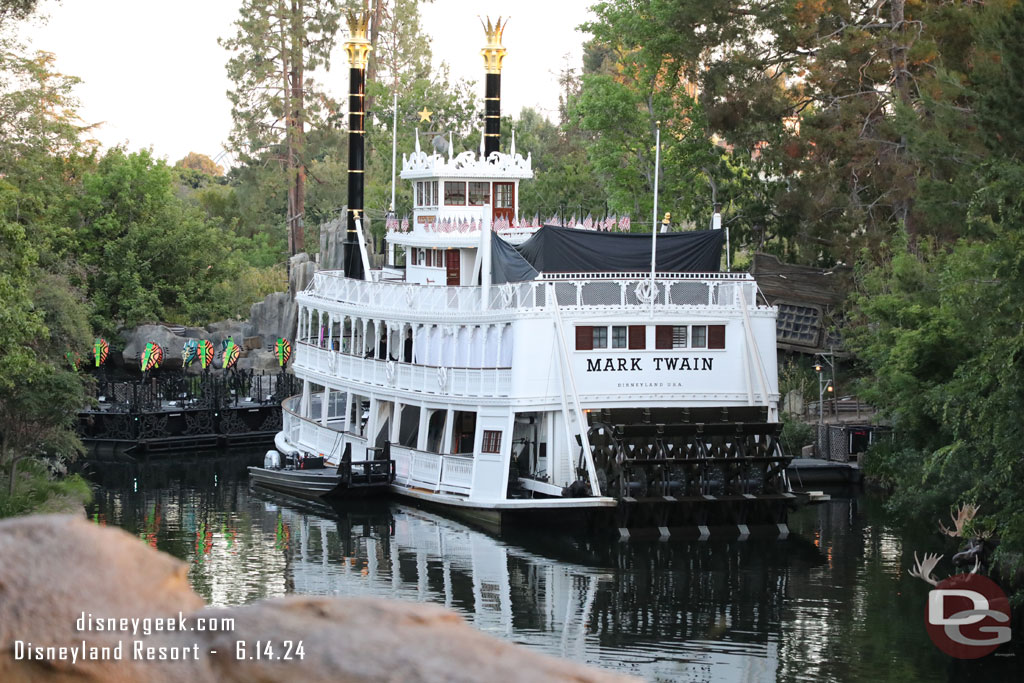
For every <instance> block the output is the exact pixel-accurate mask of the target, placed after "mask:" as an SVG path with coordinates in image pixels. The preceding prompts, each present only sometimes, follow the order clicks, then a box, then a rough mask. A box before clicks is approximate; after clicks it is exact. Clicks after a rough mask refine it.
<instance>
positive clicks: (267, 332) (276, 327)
mask: <svg viewBox="0 0 1024 683" xmlns="http://www.w3.org/2000/svg"><path fill="white" fill-rule="evenodd" d="M297 318H298V306H296V304H295V300H294V299H293V298H292V297H291V296H290V295H289V294H288V292H274V293H272V294H268V295H267V296H266V298H264V299H263V301H259V302H256V303H254V304H253V305H252V307H251V308H250V309H249V322H248V324H247V325H246V326H245V335H246V336H249V337H252V336H260V337H263V345H264V346H268V345H271V344H273V343H274V342H276V341H277V339H278V337H284V338H285V339H289V340H291V339H294V338H295V325H296V320H297Z"/></svg>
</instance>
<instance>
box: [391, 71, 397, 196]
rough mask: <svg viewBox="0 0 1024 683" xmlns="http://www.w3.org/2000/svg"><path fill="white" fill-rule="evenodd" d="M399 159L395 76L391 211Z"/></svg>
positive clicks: (392, 120)
mask: <svg viewBox="0 0 1024 683" xmlns="http://www.w3.org/2000/svg"><path fill="white" fill-rule="evenodd" d="M397 158H398V76H395V109H394V114H392V116H391V211H394V210H395V163H396V159H397Z"/></svg>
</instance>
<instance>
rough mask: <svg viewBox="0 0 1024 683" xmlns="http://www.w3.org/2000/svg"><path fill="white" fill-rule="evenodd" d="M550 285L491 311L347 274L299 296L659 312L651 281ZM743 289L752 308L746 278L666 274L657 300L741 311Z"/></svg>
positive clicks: (501, 296)
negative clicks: (554, 302)
mask: <svg viewBox="0 0 1024 683" xmlns="http://www.w3.org/2000/svg"><path fill="white" fill-rule="evenodd" d="M545 278H546V279H544V280H531V281H529V282H516V283H506V284H501V285H494V286H493V287H491V289H490V296H489V297H488V302H487V307H486V309H484V308H483V307H482V305H481V301H482V299H481V297H482V292H483V290H482V288H480V287H446V286H441V285H416V284H409V283H405V282H366V281H364V280H352V279H349V278H346V277H344V275H343V274H342V273H341V272H340V271H321V272H318V273H316V274H315V275H314V276H313V280H312V281H311V282H310V284H309V287H307V288H306V290H305V291H304V292H303V293H302V294H300V295H299V303H301V304H304V305H308V306H311V307H313V308H317V307H318V305H319V306H322V305H323V304H324V303H329V304H330V303H334V304H341V305H342V306H345V307H351V308H357V309H360V310H362V311H378V312H387V311H393V312H395V313H401V314H405V315H408V314H409V313H416V314H419V315H420V316H424V315H426V316H441V317H449V316H451V317H459V318H463V319H465V318H468V317H472V315H474V314H475V315H485V314H494V313H496V312H529V311H533V310H537V309H543V308H545V307H547V306H548V305H550V304H551V301H550V299H551V294H550V292H551V291H553V292H554V298H555V300H557V302H558V305H559V306H560V307H562V308H563V309H564V308H570V309H587V308H608V307H616V308H633V307H643V306H650V305H651V297H652V292H651V289H650V283H651V280H650V277H649V276H647V277H645V276H644V274H642V273H572V274H568V273H565V274H548V275H545ZM549 286H550V289H549ZM740 288H744V289H745V290H746V291H745V295H746V296H745V300H746V301H747V302H748V305H754V304H753V302H755V301H756V300H757V297H756V295H757V283H756V282H755V281H754V280H753V279H752V278H751V277H750V276H749V275H746V274H744V273H722V274H713V273H680V274H671V275H668V274H666V275H659V276H657V277H656V279H655V286H654V292H653V298H654V304H655V306H659V307H677V306H700V307H737V306H739V305H740V298H739V290H740Z"/></svg>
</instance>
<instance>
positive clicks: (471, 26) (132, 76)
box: [21, 0, 596, 162]
mask: <svg viewBox="0 0 1024 683" xmlns="http://www.w3.org/2000/svg"><path fill="white" fill-rule="evenodd" d="M595 1H596V0H515V2H508V1H507V0H506V2H497V1H496V0H436V1H435V2H434V3H432V4H423V5H421V12H422V15H423V26H424V29H425V30H426V32H427V34H428V35H430V36H431V37H432V38H433V41H434V43H433V48H434V60H435V64H436V63H439V62H440V61H441V60H444V61H447V62H448V63H449V64H450V65H451V68H452V73H453V75H454V76H456V77H463V78H468V79H473V80H475V81H477V90H478V91H480V92H478V93H477V96H478V98H479V99H480V101H481V104H482V101H483V92H482V88H483V58H482V57H481V56H480V48H481V47H483V44H484V33H483V29H481V27H480V23H479V20H478V19H477V15H481V16H486V15H488V14H490V15H491V16H492V17H497V16H498V14H511V22H510V23H509V25H508V29H507V30H506V31H505V35H504V43H505V46H506V47H507V48H508V56H507V57H506V58H505V62H504V65H505V66H504V71H503V73H502V111H503V113H506V114H518V112H519V110H520V109H521V108H522V107H524V106H531V107H534V108H537V109H539V110H541V111H542V112H544V113H546V114H547V115H548V116H549V117H554V116H555V114H556V112H557V107H558V83H557V73H558V71H559V70H560V69H561V68H562V66H563V63H564V55H566V54H568V55H569V59H570V60H571V63H572V64H573V65H574V66H576V67H577V68H578V66H579V62H580V59H581V55H582V44H583V42H584V41H585V40H586V39H587V37H588V36H586V35H584V34H583V33H581V32H579V31H578V30H576V27H577V26H578V25H579V24H581V23H582V22H584V21H586V20H587V19H588V17H589V13H588V11H587V7H588V6H589V5H591V4H593V2H595ZM239 5H240V2H239V0H174V1H173V2H172V1H170V0H164V1H163V2H158V1H156V0H64V1H63V2H62V3H56V2H54V1H53V0H42V2H40V8H39V9H40V14H42V15H45V16H48V17H49V19H48V21H46V23H41V22H39V21H38V20H36V21H32V22H31V23H29V24H26V25H25V26H24V27H23V28H22V31H21V35H22V38H23V39H25V40H27V41H29V42H30V45H31V47H32V48H33V49H36V50H46V51H48V52H53V53H55V54H56V55H57V68H58V69H59V70H60V71H61V72H63V73H65V74H68V75H73V76H77V77H79V78H81V79H82V81H83V83H82V84H81V85H80V86H79V87H78V89H77V91H76V93H77V96H78V98H79V100H80V104H81V106H80V108H79V113H80V114H81V116H82V118H83V119H84V120H85V121H86V122H89V123H100V122H102V125H101V126H100V127H99V129H98V130H97V131H96V132H95V133H94V136H95V137H96V139H98V140H99V141H100V142H101V143H102V144H104V145H106V146H110V145H116V144H126V145H127V146H128V148H129V149H138V148H141V147H152V149H153V150H154V152H155V153H156V155H157V156H159V157H164V158H166V159H168V160H169V161H171V162H174V161H176V160H178V159H180V158H181V157H183V156H185V155H186V154H187V153H188V152H200V153H202V154H207V155H209V156H210V157H213V158H216V157H217V156H218V155H219V154H220V153H221V151H222V149H223V145H224V142H225V140H226V139H227V134H228V131H229V130H230V127H231V112H230V105H229V103H228V100H227V96H226V95H225V92H226V91H227V89H228V88H229V86H230V83H229V81H228V80H227V77H226V76H225V71H224V64H225V63H226V62H227V53H226V52H225V51H224V50H222V49H221V48H220V46H218V45H217V38H218V37H226V36H229V35H233V34H234V29H233V27H232V22H233V21H234V20H235V18H236V16H237V13H238V7H239ZM510 8H511V12H510V11H509V10H510ZM340 42H343V39H342V40H339V43H340ZM332 62H333V69H332V71H331V72H330V73H328V74H327V79H326V85H327V87H328V90H329V91H331V92H332V93H333V94H335V95H344V94H345V93H346V92H347V91H348V70H347V68H346V67H347V65H346V59H345V57H344V52H343V51H341V50H340V49H339V51H338V54H337V55H336V56H335V58H334V59H332Z"/></svg>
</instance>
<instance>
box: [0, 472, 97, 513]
mask: <svg viewBox="0 0 1024 683" xmlns="http://www.w3.org/2000/svg"><path fill="white" fill-rule="evenodd" d="M3 475H4V476H3V480H2V486H0V517H16V516H18V515H28V514H33V513H45V512H71V511H73V510H75V509H77V508H79V507H81V506H82V505H84V504H85V503H88V502H89V501H90V500H92V489H91V488H90V487H89V483H88V482H87V481H86V480H85V479H83V478H82V477H80V476H79V475H77V474H73V475H70V476H59V475H55V474H53V473H51V472H50V470H49V468H47V466H46V465H45V464H44V463H43V462H41V461H38V460H22V461H21V462H19V463H18V468H17V482H16V484H15V487H14V495H13V496H11V495H10V494H9V487H10V479H9V477H10V469H9V468H8V469H6V470H3Z"/></svg>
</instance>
